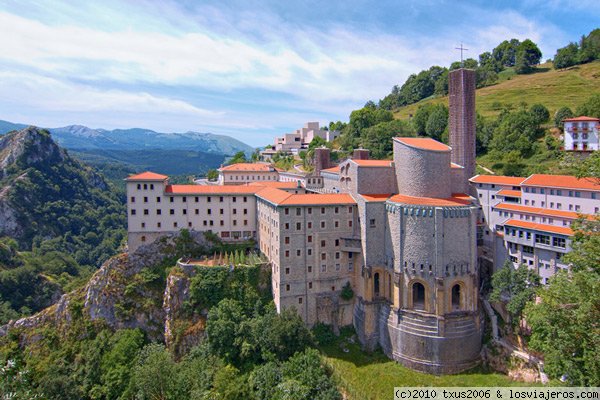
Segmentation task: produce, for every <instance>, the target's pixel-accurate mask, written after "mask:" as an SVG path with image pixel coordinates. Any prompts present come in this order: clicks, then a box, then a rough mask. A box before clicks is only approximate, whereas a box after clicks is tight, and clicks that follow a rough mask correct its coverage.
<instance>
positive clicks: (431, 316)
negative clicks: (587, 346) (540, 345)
mask: <svg viewBox="0 0 600 400" xmlns="http://www.w3.org/2000/svg"><path fill="white" fill-rule="evenodd" d="M474 79H475V75H474V73H473V72H472V71H468V70H464V69H459V70H455V71H451V72H450V76H449V81H450V92H451V93H450V133H451V134H450V145H449V146H448V145H445V144H443V143H440V142H437V141H435V140H433V139H430V138H407V137H397V138H394V139H393V151H394V156H393V159H392V160H370V159H369V154H368V150H365V149H356V150H355V152H354V156H353V157H352V158H351V159H348V160H345V161H342V162H341V163H340V164H339V165H336V166H333V165H331V163H330V160H329V150H328V149H326V148H318V149H315V172H314V173H312V174H299V173H296V172H293V173H291V172H283V171H280V170H278V169H276V168H274V167H272V166H271V165H270V164H266V163H255V164H248V163H245V164H234V165H231V166H227V167H222V168H221V169H220V170H219V172H220V178H219V184H217V185H204V186H203V185H172V184H170V183H169V180H168V177H166V176H164V175H159V174H155V173H151V172H145V173H142V174H138V175H134V176H131V177H129V178H128V179H127V196H128V203H127V205H128V231H129V237H128V244H129V250H130V251H134V250H135V249H137V248H138V247H140V246H143V245H144V244H146V243H149V242H151V241H153V240H155V239H156V238H158V237H160V236H162V235H164V234H166V233H171V232H176V231H178V230H180V229H183V228H185V229H191V230H195V231H206V232H212V233H214V234H216V235H218V236H219V237H220V238H221V239H222V240H224V241H230V242H235V241H241V240H247V239H253V240H255V241H256V244H257V248H258V249H259V250H260V251H261V252H262V253H263V254H264V255H265V256H266V257H267V258H268V260H269V262H270V266H271V270H272V281H271V287H272V293H273V298H274V302H275V305H276V307H277V310H278V311H281V310H282V309H288V308H293V309H295V310H296V311H297V312H298V313H299V315H300V316H301V317H302V318H303V319H304V321H305V322H306V323H307V324H308V325H314V324H315V323H318V322H323V323H327V324H331V325H333V326H334V327H339V326H344V325H350V324H352V325H354V327H355V329H356V332H357V334H358V337H359V340H360V341H361V343H362V344H363V346H364V347H365V348H369V349H373V348H375V347H377V346H380V347H381V348H382V349H383V351H384V352H385V353H386V354H387V355H388V356H389V357H390V358H392V359H394V360H397V361H398V362H400V363H402V364H404V365H406V366H408V367H410V368H413V369H417V370H420V371H425V372H430V373H436V374H442V373H456V372H459V371H463V370H465V369H468V368H470V367H472V366H473V365H475V364H477V363H478V362H479V357H480V350H481V336H482V331H483V326H482V324H483V322H482V321H483V320H482V313H481V310H480V304H479V293H478V288H479V285H480V282H479V281H480V266H481V265H482V264H487V267H488V268H490V266H491V270H494V269H497V268H499V267H501V266H502V265H503V264H504V262H505V261H506V260H509V261H511V262H512V263H513V265H514V266H515V267H517V266H519V265H522V264H525V265H527V266H528V267H529V268H532V269H536V270H537V271H538V273H539V274H540V276H541V278H542V282H543V283H546V282H547V280H548V278H549V277H550V276H552V275H553V274H554V273H555V272H556V271H558V270H559V269H566V268H568V266H567V265H565V264H564V263H563V262H562V256H563V255H564V254H565V253H566V252H568V251H569V250H570V246H571V237H572V235H573V232H572V230H571V227H570V226H571V223H572V222H573V221H574V220H575V219H577V218H579V217H580V216H581V215H582V214H583V216H584V217H588V218H589V217H591V214H594V213H598V211H599V209H600V185H598V184H597V182H593V181H588V180H581V179H576V178H574V177H569V176H550V175H532V176H530V177H528V178H519V177H503V176H483V175H477V176H473V175H474V174H475V146H474V143H475V126H474V124H475V118H474V99H475V98H474V90H475V82H474ZM309 128H315V129H316V127H308V128H307V129H308V130H309ZM582 129H583V128H582ZM308 130H307V132H308ZM313 133H314V132H313ZM290 140H291V139H290ZM347 285H350V287H351V288H352V290H353V293H354V296H353V297H352V298H351V299H347V300H344V299H343V298H342V297H341V292H342V288H343V287H344V286H347Z"/></svg>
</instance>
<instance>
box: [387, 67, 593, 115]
mask: <svg viewBox="0 0 600 400" xmlns="http://www.w3.org/2000/svg"><path fill="white" fill-rule="evenodd" d="M499 75H500V76H499V78H500V79H499V82H498V83H497V84H495V85H493V86H488V87H485V88H482V89H477V94H476V95H477V99H476V107H477V111H478V112H479V113H480V114H482V115H483V116H485V117H489V116H495V115H497V114H498V113H499V112H500V110H501V108H498V105H502V106H503V105H507V104H512V105H513V107H517V106H518V105H519V103H521V102H523V101H524V102H526V103H527V104H528V105H530V106H531V105H533V104H536V103H541V104H543V105H545V106H546V107H547V108H548V110H549V111H550V115H554V112H555V111H556V110H557V109H558V108H560V107H563V106H567V107H571V109H572V110H573V111H575V108H577V106H579V105H580V104H582V103H583V102H584V101H586V100H587V99H588V97H590V96H591V95H592V94H594V93H598V92H599V91H600V61H595V62H592V63H589V64H582V65H577V66H574V67H571V68H568V69H566V70H555V69H553V68H552V65H551V64H542V65H540V66H539V67H538V68H537V69H536V72H534V73H531V74H526V75H514V74H513V72H512V71H510V70H507V71H504V72H502V73H500V74H499ZM425 103H433V104H437V103H444V104H446V105H448V97H447V96H446V97H438V98H428V99H424V100H421V101H420V102H418V103H415V104H411V105H409V106H406V107H401V108H399V109H397V110H394V116H395V118H397V119H407V118H408V116H409V114H412V115H414V114H415V112H416V110H417V108H418V107H419V106H420V105H421V104H425Z"/></svg>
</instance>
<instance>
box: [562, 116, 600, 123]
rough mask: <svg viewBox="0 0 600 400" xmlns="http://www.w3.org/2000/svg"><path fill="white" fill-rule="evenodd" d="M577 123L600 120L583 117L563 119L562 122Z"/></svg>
mask: <svg viewBox="0 0 600 400" xmlns="http://www.w3.org/2000/svg"><path fill="white" fill-rule="evenodd" d="M577 121H600V119H598V118H594V117H585V116H581V117H575V118H566V119H563V122H577Z"/></svg>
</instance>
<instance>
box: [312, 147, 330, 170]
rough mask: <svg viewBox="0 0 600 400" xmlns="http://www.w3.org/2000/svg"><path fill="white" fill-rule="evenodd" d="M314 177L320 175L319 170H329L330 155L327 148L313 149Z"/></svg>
mask: <svg viewBox="0 0 600 400" xmlns="http://www.w3.org/2000/svg"><path fill="white" fill-rule="evenodd" d="M314 157H315V175H321V170H323V169H327V168H329V160H330V154H329V149H328V148H327V147H319V148H316V149H315V156H314Z"/></svg>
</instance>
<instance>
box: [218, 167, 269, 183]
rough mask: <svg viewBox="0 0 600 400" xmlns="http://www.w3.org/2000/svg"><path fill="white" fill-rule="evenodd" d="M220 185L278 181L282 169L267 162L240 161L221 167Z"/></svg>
mask: <svg viewBox="0 0 600 400" xmlns="http://www.w3.org/2000/svg"><path fill="white" fill-rule="evenodd" d="M218 171H219V179H218V180H217V184H219V185H243V184H246V183H251V182H277V181H278V180H279V172H280V170H279V169H277V168H275V167H274V166H272V165H271V164H267V163H239V164H231V165H227V166H225V167H221V168H219V170H218Z"/></svg>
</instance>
